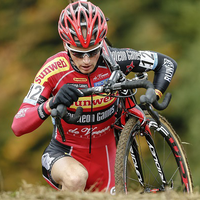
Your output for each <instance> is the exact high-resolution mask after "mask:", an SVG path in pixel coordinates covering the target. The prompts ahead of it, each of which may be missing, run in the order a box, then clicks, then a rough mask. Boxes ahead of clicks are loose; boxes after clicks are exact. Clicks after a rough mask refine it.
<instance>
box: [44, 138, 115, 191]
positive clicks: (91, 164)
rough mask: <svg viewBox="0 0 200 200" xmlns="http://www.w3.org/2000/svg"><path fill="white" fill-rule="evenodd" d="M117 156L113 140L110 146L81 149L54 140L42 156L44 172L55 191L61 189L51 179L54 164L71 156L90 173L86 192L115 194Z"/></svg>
mask: <svg viewBox="0 0 200 200" xmlns="http://www.w3.org/2000/svg"><path fill="white" fill-rule="evenodd" d="M115 155H116V143H115V140H113V141H112V142H111V143H110V144H107V145H105V146H102V147H98V148H92V149H91V153H89V149H79V148H74V147H70V146H66V145H63V144H61V143H60V142H58V141H57V140H55V139H52V140H51V142H50V144H49V146H48V147H47V148H46V149H45V151H44V153H43V156H42V172H43V177H44V178H45V180H46V181H47V182H48V183H49V184H50V185H51V186H52V187H54V188H55V189H60V188H61V186H60V185H59V184H57V183H56V182H55V181H54V180H53V178H52V177H51V169H52V166H53V164H54V163H55V162H56V161H57V160H58V159H60V158H63V157H65V156H71V157H73V158H74V159H76V160H77V161H79V162H80V163H81V164H82V165H83V166H84V167H85V168H86V169H87V171H88V174H89V176H88V180H87V183H86V187H85V190H89V189H91V187H92V188H93V187H94V188H93V189H92V190H93V191H102V190H103V191H105V192H108V191H109V190H110V192H111V193H112V194H113V193H114V186H115V179H114V164H115Z"/></svg>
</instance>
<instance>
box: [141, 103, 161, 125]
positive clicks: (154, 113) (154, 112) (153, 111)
mask: <svg viewBox="0 0 200 200" xmlns="http://www.w3.org/2000/svg"><path fill="white" fill-rule="evenodd" d="M145 107H146V109H147V111H148V112H149V114H150V115H151V116H152V117H153V119H154V120H155V121H156V123H157V125H158V128H160V127H161V122H160V118H159V114H158V113H157V112H156V111H155V110H153V108H152V106H151V104H149V103H146V104H145Z"/></svg>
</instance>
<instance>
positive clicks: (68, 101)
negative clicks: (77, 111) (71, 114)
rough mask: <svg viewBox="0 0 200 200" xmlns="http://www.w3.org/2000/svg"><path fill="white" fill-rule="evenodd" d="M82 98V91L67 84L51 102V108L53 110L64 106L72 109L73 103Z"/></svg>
mask: <svg viewBox="0 0 200 200" xmlns="http://www.w3.org/2000/svg"><path fill="white" fill-rule="evenodd" d="M82 96H84V95H83V93H82V92H81V90H79V89H77V88H76V87H74V86H72V85H69V84H65V85H63V86H62V87H61V88H60V90H59V91H58V93H57V94H56V96H54V97H53V98H52V99H51V100H50V101H49V107H50V108H51V109H53V108H56V107H57V105H59V104H64V105H65V106H66V107H70V106H71V105H72V104H73V102H75V101H77V100H78V98H79V97H82Z"/></svg>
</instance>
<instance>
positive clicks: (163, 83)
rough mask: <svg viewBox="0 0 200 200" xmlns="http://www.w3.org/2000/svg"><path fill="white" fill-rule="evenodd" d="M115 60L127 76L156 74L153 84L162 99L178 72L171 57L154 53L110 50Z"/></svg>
mask: <svg viewBox="0 0 200 200" xmlns="http://www.w3.org/2000/svg"><path fill="white" fill-rule="evenodd" d="M110 50H111V52H112V55H113V57H114V59H115V60H116V61H117V63H118V64H119V65H120V67H121V70H122V71H123V72H124V73H125V74H126V75H127V74H129V73H130V72H145V71H151V70H153V71H154V72H155V76H154V80H153V84H154V86H155V89H156V94H157V95H158V96H159V97H161V96H162V94H163V93H164V92H165V91H166V89H167V87H168V86H169V83H170V82H171V80H172V77H173V75H174V73H175V71H176V68H177V63H176V62H175V61H174V60H173V59H172V58H170V57H168V56H166V55H163V54H161V53H157V52H153V51H135V50H133V49H118V48H110Z"/></svg>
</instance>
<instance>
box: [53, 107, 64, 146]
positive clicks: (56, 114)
mask: <svg viewBox="0 0 200 200" xmlns="http://www.w3.org/2000/svg"><path fill="white" fill-rule="evenodd" d="M66 111H67V108H66V106H65V105H63V104H59V105H58V106H57V108H54V109H52V111H51V116H52V117H53V118H54V119H55V123H56V127H57V129H58V131H59V133H60V135H61V137H62V141H63V142H65V141H66V139H65V134H64V130H63V127H62V125H61V119H62V118H63V116H64V115H65V114H66Z"/></svg>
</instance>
